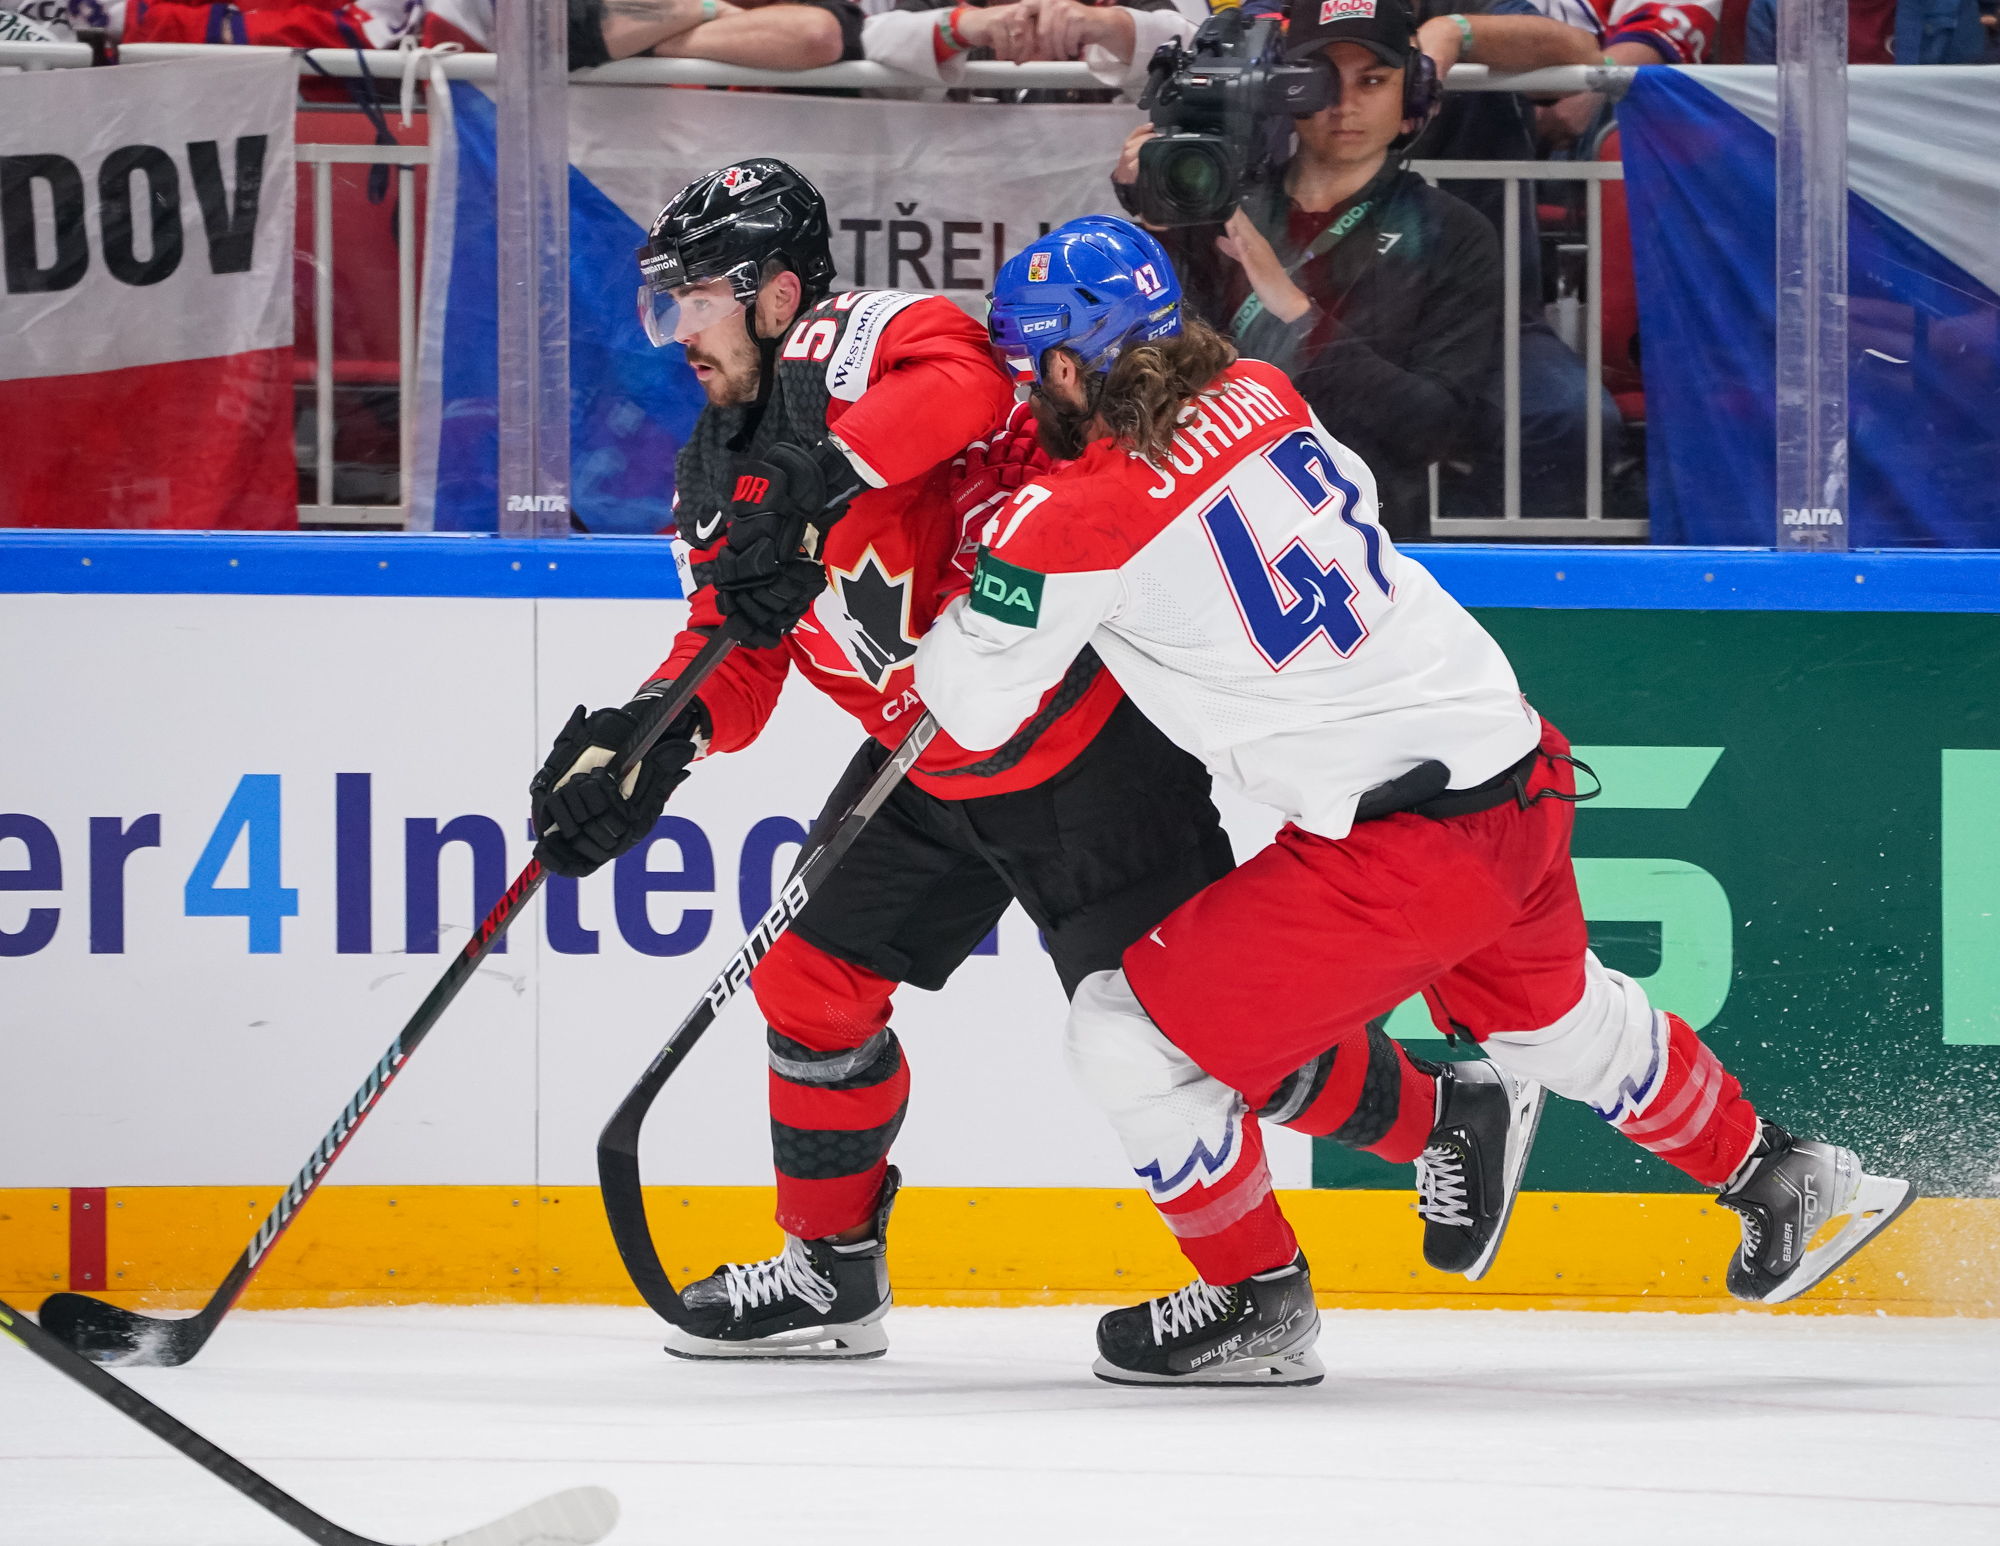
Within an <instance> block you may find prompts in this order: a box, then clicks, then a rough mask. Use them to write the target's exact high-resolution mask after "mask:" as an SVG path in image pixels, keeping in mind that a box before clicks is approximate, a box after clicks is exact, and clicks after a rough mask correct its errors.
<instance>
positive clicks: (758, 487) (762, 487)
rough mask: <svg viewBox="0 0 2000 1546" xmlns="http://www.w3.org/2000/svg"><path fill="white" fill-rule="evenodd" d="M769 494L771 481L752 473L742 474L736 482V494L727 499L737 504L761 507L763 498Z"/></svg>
mask: <svg viewBox="0 0 2000 1546" xmlns="http://www.w3.org/2000/svg"><path fill="white" fill-rule="evenodd" d="M770 492H771V480H770V479H769V478H760V477H757V476H756V475H755V474H754V473H748V472H746V473H744V474H743V475H742V476H740V477H739V478H737V480H736V492H735V493H734V494H731V495H730V496H729V497H730V498H731V499H732V500H736V501H738V502H739V503H749V504H753V505H761V504H762V503H763V502H764V496H765V495H766V494H768V493H770Z"/></svg>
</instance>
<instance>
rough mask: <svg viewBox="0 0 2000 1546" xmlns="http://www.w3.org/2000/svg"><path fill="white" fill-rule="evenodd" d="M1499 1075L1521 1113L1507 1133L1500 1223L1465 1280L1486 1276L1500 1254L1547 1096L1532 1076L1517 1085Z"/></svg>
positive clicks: (1476, 1279)
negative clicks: (1504, 1081) (1505, 1083)
mask: <svg viewBox="0 0 2000 1546" xmlns="http://www.w3.org/2000/svg"><path fill="white" fill-rule="evenodd" d="M1500 1077H1501V1078H1503V1079H1505V1080H1506V1081H1507V1084H1508V1096H1509V1099H1510V1100H1511V1101H1512V1103H1513V1105H1514V1109H1515V1110H1516V1111H1518V1112H1520V1113H1521V1115H1520V1116H1518V1117H1517V1118H1516V1119H1515V1121H1514V1122H1513V1123H1512V1124H1511V1127H1510V1131H1509V1133H1508V1144H1507V1158H1506V1172H1505V1175H1504V1176H1503V1178H1502V1184H1503V1185H1504V1186H1505V1188H1506V1191H1505V1194H1504V1197H1503V1200H1502V1202H1501V1204H1500V1226H1499V1228H1497V1229H1495V1230H1494V1231H1493V1238H1492V1239H1491V1240H1489V1241H1487V1242H1486V1249H1485V1250H1484V1251H1482V1252H1480V1254H1479V1260H1478V1261H1476V1262H1474V1263H1473V1264H1472V1265H1471V1266H1470V1267H1468V1268H1466V1269H1465V1276H1466V1280H1467V1281H1468V1282H1472V1283H1477V1282H1478V1281H1479V1280H1480V1279H1481V1278H1483V1277H1485V1276H1486V1269H1487V1268H1489V1267H1491V1266H1492V1265H1493V1258H1494V1257H1496V1256H1498V1255H1499V1254H1500V1242H1501V1241H1503V1240H1505V1239H1506V1238H1507V1225H1508V1223H1509V1222H1510V1221H1511V1220H1512V1219H1513V1217H1514V1200H1515V1199H1516V1198H1517V1197H1519V1196H1520V1195H1521V1182H1522V1180H1523V1179H1524V1178H1525V1177H1526V1176H1527V1174H1528V1156H1529V1155H1530V1154H1532V1153H1533V1152H1534V1148H1535V1134H1536V1133H1537V1132H1539V1131H1540V1130H1541V1125H1542V1107H1543V1105H1544V1104H1545V1103H1546V1102H1547V1100H1548V1091H1547V1090H1545V1089H1543V1088H1542V1086H1540V1085H1539V1084H1536V1083H1535V1082H1534V1081H1533V1080H1532V1079H1524V1080H1522V1081H1521V1083H1520V1084H1519V1085H1518V1086H1516V1085H1515V1084H1514V1079H1513V1076H1512V1075H1510V1074H1508V1073H1505V1072H1504V1071H1503V1072H1502V1073H1501V1075H1500Z"/></svg>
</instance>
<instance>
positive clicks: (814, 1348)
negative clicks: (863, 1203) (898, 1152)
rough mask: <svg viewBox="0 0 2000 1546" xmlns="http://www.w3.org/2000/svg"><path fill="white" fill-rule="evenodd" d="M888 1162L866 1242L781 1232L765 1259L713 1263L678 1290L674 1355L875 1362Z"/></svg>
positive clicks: (890, 1182) (883, 1308)
mask: <svg viewBox="0 0 2000 1546" xmlns="http://www.w3.org/2000/svg"><path fill="white" fill-rule="evenodd" d="M902 1184H903V1177H902V1173H901V1172H900V1171H898V1170H897V1169H896V1167H895V1166H894V1165H891V1166H890V1167H889V1174H888V1176H887V1178H886V1179H885V1180H884V1181H883V1183H882V1196H881V1199H880V1200H879V1201H878V1202H877V1203H876V1204H875V1232H874V1236H873V1238H872V1239H868V1240H863V1241H860V1242H858V1243H857V1244H854V1245H835V1244H834V1243H833V1242H832V1241H831V1240H799V1239H796V1238H794V1237H792V1236H790V1235H787V1236H786V1237H785V1248H784V1249H783V1250H782V1251H780V1252H779V1253H778V1254H777V1255H776V1256H773V1257H771V1258H770V1260H768V1261H760V1262H750V1263H748V1264H744V1265H738V1264H736V1263H733V1262H732V1263H730V1264H729V1265H728V1266H724V1267H717V1268H716V1269H715V1271H714V1272H712V1273H710V1274H709V1275H708V1276H707V1277H705V1278H703V1279H702V1280H701V1281H700V1282H698V1283H690V1284H689V1285H688V1286H687V1287H686V1288H685V1289H683V1290H682V1291H681V1303H682V1304H683V1305H685V1306H686V1307H687V1309H688V1311H689V1312H690V1314H691V1316H692V1320H691V1321H690V1323H689V1324H688V1325H686V1326H676V1327H674V1328H673V1329H672V1330H670V1331H669V1332H668V1333H667V1351H668V1352H670V1353H672V1354H673V1355H674V1356H675V1357H676V1358H718V1359H721V1358H766V1359H814V1358H880V1357H881V1356H882V1355H883V1354H884V1353H886V1352H887V1351H888V1350H889V1335H888V1333H887V1332H886V1331H884V1330H883V1328H882V1318H883V1317H884V1316H886V1315H887V1314H888V1313H889V1305H890V1295H889V1263H888V1253H887V1246H888V1236H889V1211H890V1209H891V1208H893V1207H894V1206H895V1203H896V1189H897V1188H898V1187H900V1186H901V1185H902Z"/></svg>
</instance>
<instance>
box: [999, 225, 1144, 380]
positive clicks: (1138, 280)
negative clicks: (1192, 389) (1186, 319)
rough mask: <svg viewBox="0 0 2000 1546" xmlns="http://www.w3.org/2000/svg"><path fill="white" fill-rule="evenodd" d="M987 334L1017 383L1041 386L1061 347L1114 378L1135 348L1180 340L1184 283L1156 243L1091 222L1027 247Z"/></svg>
mask: <svg viewBox="0 0 2000 1546" xmlns="http://www.w3.org/2000/svg"><path fill="white" fill-rule="evenodd" d="M986 330H987V334H988V336H989V337H991V339H992V340H993V350H994V353H995V354H996V355H998V356H999V358H1000V362H1001V364H1002V366H1003V367H1004V368H1005V369H1006V371H1007V373H1008V374H1009V375H1011V376H1012V377H1013V378H1014V379H1015V380H1016V381H1017V382H1026V381H1037V382H1038V381H1040V380H1041V379H1042V356H1043V355H1044V354H1045V353H1046V352H1047V351H1048V350H1050V349H1052V348H1054V347H1056V346H1057V345H1059V344H1060V345H1062V346H1064V347H1066V348H1070V349H1074V350H1075V351H1076V352H1077V353H1078V354H1079V355H1081V356H1082V358H1083V372H1084V375H1085V376H1094V375H1096V374H1097V373H1098V372H1099V371H1108V370H1109V369H1110V368H1111V366H1112V364H1113V363H1114V362H1115V361H1116V360H1117V358H1118V355H1119V352H1120V351H1121V350H1123V349H1124V348H1125V346H1126V345H1128V344H1134V343H1144V342H1146V341H1147V340H1149V339H1154V338H1170V337H1172V336H1173V335H1174V334H1176V333H1178V332H1179V331H1180V330H1181V283H1180V279H1179V277H1178V276H1177V275H1176V274H1175V273H1174V266H1173V264H1172V263H1170V262H1169V261H1168V260H1167V252H1166V249H1165V248H1164V247H1162V246H1161V245H1160V244H1159V242H1158V241H1156V240H1155V239H1154V238H1153V236H1152V234H1151V233H1150V232H1148V231H1145V230H1142V229H1141V228H1140V227H1138V226H1136V225H1133V224H1132V223H1131V222H1130V221H1128V220H1119V219H1116V218H1114V217H1113V216H1110V215H1085V216H1084V217H1083V218H1082V219H1080V220H1072V221H1070V222H1069V224H1067V225H1064V226H1059V227H1057V228H1056V229H1055V230H1053V231H1051V232H1049V234H1048V235H1047V236H1044V237H1042V238H1040V239H1039V240H1037V241H1034V242H1031V243H1029V244H1028V245H1027V246H1026V247H1023V248H1022V249H1021V250H1020V251H1019V252H1017V253H1015V254H1014V256H1013V257H1011V258H1009V259H1008V260H1007V262H1006V263H1005V264H1003V265H1002V266H1001V269H1000V273H999V277H998V278H997V279H995V281H994V284H993V305H992V309H991V311H990V312H988V314H987V320H986Z"/></svg>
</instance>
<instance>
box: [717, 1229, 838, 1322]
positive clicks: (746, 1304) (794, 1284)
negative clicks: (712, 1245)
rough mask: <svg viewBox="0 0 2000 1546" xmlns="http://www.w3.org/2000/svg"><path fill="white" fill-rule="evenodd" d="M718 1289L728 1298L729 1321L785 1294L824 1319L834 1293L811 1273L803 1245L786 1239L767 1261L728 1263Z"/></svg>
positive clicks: (823, 1280) (801, 1242)
mask: <svg viewBox="0 0 2000 1546" xmlns="http://www.w3.org/2000/svg"><path fill="white" fill-rule="evenodd" d="M722 1286H723V1288H724V1289H726V1290H727V1291H728V1294H729V1314H730V1316H731V1318H732V1319H734V1318H739V1317H741V1316H742V1314H743V1312H744V1311H745V1310H746V1309H750V1310H754V1309H757V1308H759V1307H760V1306H763V1305H767V1304H776V1303H777V1302H778V1301H779V1300H780V1299H782V1298H784V1296H785V1295H786V1294H787V1293H791V1294H796V1295H797V1296H798V1297H799V1298H800V1299H803V1300H804V1301H805V1302H806V1303H807V1304H809V1305H811V1306H812V1308H813V1309H814V1311H815V1312H817V1313H818V1314H821V1315H824V1314H826V1312H827V1311H828V1310H830V1309H832V1308H833V1300H834V1295H835V1294H836V1292H837V1290H836V1289H835V1288H834V1286H833V1284H831V1283H829V1282H827V1280H826V1279H825V1278H823V1277H821V1276H820V1275H819V1273H818V1272H816V1271H815V1270H814V1269H813V1264H812V1257H811V1256H809V1255H807V1254H806V1248H805V1242H804V1241H802V1240H798V1239H795V1238H793V1237H791V1236H789V1235H788V1236H786V1238H785V1248H784V1249H783V1250H782V1251H780V1252H779V1253H778V1254H777V1255H776V1256H773V1257H772V1258H771V1259H770V1260H769V1261H760V1262H749V1263H746V1264H742V1265H739V1264H737V1263H735V1262H731V1263H730V1264H729V1265H728V1266H726V1267H724V1268H723V1269H722Z"/></svg>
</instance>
